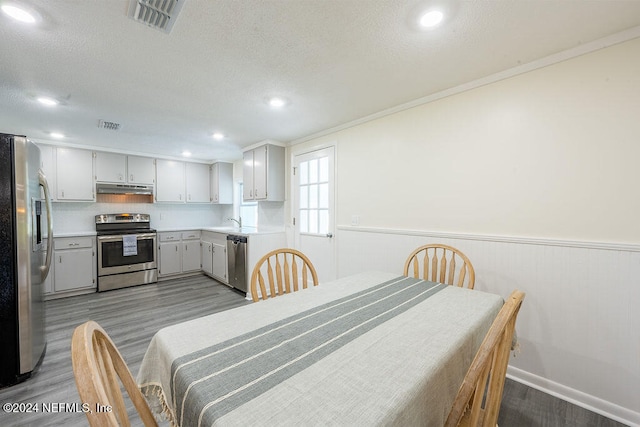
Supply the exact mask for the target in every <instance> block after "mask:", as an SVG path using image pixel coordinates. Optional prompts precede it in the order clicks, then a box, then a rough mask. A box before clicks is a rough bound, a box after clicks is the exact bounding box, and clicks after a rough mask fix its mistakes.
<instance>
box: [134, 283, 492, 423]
mask: <svg viewBox="0 0 640 427" xmlns="http://www.w3.org/2000/svg"><path fill="white" fill-rule="evenodd" d="M503 302H504V301H503V298H502V297H501V296H499V295H495V294H491V293H487V292H481V291H478V290H471V289H466V288H459V287H456V286H448V285H443V284H438V283H434V282H430V281H426V280H422V279H416V278H412V277H405V276H399V275H398V274H394V273H388V272H377V271H369V272H363V273H359V274H355V275H351V276H347V277H343V278H340V279H337V280H332V281H327V282H322V283H320V284H319V285H318V286H312V287H309V288H308V289H303V290H300V291H298V292H293V293H288V294H284V295H279V296H277V298H270V299H268V300H265V301H259V302H255V303H253V304H247V305H244V306H241V307H238V308H234V309H231V310H227V311H223V312H218V313H215V314H211V315H208V316H205V317H201V318H197V319H194V320H190V321H186V322H183V323H179V324H176V325H173V326H169V327H165V328H163V329H161V330H159V331H158V332H157V333H156V334H155V335H154V336H153V338H152V339H151V342H150V344H149V347H148V349H147V351H146V353H145V356H144V358H143V361H142V364H141V367H140V371H139V373H138V376H137V382H138V385H139V387H140V389H141V390H142V392H143V394H144V395H145V397H146V398H147V401H148V402H149V405H150V407H151V409H152V411H153V412H154V413H155V414H156V415H157V416H158V417H159V419H162V418H165V419H169V421H170V423H171V425H175V426H181V427H187V426H296V427H299V426H392V425H395V426H438V427H441V426H442V425H443V424H444V421H445V419H446V417H447V415H448V413H449V410H450V408H451V406H452V404H453V401H454V398H455V396H456V393H457V391H458V388H459V387H460V384H461V383H462V380H463V378H464V376H465V374H466V372H467V370H468V368H469V366H470V365H471V361H472V360H473V357H474V356H475V353H476V352H477V350H478V348H479V346H480V344H481V342H482V340H483V338H484V336H485V334H486V333H487V331H488V330H489V328H490V326H491V324H492V322H493V320H494V319H495V317H496V316H497V314H498V312H499V310H500V308H501V307H502V305H503Z"/></svg>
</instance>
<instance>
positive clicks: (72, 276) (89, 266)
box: [52, 237, 97, 294]
mask: <svg viewBox="0 0 640 427" xmlns="http://www.w3.org/2000/svg"><path fill="white" fill-rule="evenodd" d="M95 242H96V240H95V238H94V237H58V238H54V239H53V245H54V252H53V253H54V257H53V259H52V263H53V264H55V265H54V266H53V293H54V294H57V293H60V292H69V291H78V290H87V289H88V290H95V289H96V275H97V266H96V251H95Z"/></svg>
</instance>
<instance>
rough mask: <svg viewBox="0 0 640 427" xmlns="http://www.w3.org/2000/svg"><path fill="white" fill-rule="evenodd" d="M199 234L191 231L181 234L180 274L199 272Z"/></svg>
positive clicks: (200, 260)
mask: <svg viewBox="0 0 640 427" xmlns="http://www.w3.org/2000/svg"><path fill="white" fill-rule="evenodd" d="M201 262H202V259H201V255H200V232H199V231H191V232H183V233H182V272H183V273H189V272H192V271H200V266H201Z"/></svg>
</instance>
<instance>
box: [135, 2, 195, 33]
mask: <svg viewBox="0 0 640 427" xmlns="http://www.w3.org/2000/svg"><path fill="white" fill-rule="evenodd" d="M184 2H185V0H131V3H130V5H129V17H130V18H133V19H134V20H136V21H138V22H140V23H141V24H145V25H148V26H149V27H152V28H155V29H158V30H160V31H164V32H165V33H169V32H170V31H171V28H172V27H173V24H174V23H175V22H176V18H177V17H178V13H180V9H182V4H183V3H184Z"/></svg>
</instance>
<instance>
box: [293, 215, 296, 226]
mask: <svg viewBox="0 0 640 427" xmlns="http://www.w3.org/2000/svg"><path fill="white" fill-rule="evenodd" d="M293 225H296V217H295V216H294V217H293Z"/></svg>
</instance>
